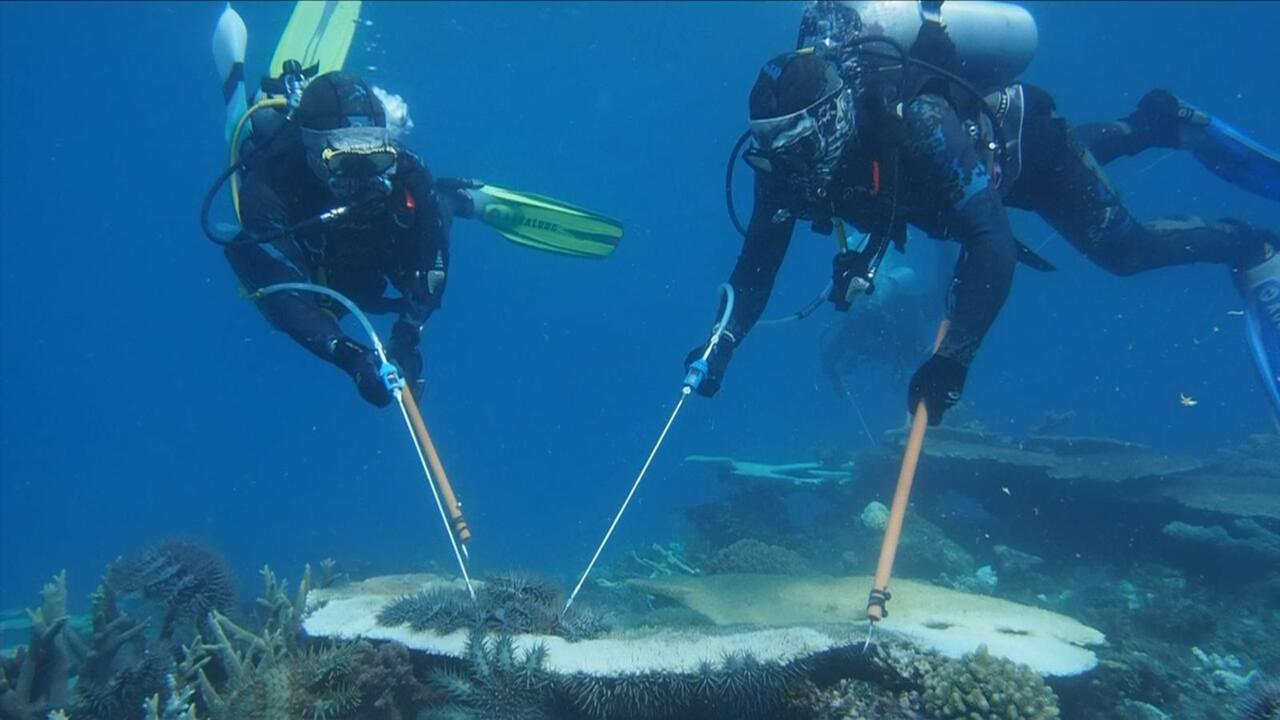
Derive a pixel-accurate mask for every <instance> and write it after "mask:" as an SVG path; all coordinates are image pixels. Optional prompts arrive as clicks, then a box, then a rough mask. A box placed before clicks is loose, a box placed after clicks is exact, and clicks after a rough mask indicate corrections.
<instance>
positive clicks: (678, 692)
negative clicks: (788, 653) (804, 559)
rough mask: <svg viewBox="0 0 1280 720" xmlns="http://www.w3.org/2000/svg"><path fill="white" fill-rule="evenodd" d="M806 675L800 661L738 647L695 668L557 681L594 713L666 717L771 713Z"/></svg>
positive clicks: (562, 692)
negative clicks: (766, 658)
mask: <svg viewBox="0 0 1280 720" xmlns="http://www.w3.org/2000/svg"><path fill="white" fill-rule="evenodd" d="M800 677H801V674H800V670H799V668H798V667H796V666H795V665H794V664H793V665H782V664H781V663H776V662H761V661H760V660H758V659H756V658H755V657H753V656H751V655H748V654H745V653H736V654H732V655H727V656H726V657H725V658H724V659H723V660H722V661H721V662H720V663H719V664H712V663H703V664H702V665H701V666H699V668H698V670H697V671H696V672H693V673H666V672H646V673H632V674H628V675H622V676H619V677H600V676H596V675H588V674H586V673H576V674H573V675H568V676H565V677H563V678H560V679H559V680H558V681H557V687H556V692H557V696H558V697H559V698H561V700H562V701H563V702H564V703H565V704H567V705H568V706H569V707H571V708H572V709H573V711H574V712H576V713H578V714H580V715H582V716H585V717H587V718H592V719H593V720H594V719H601V720H603V719H606V718H608V719H610V720H612V719H615V718H616V719H617V720H651V719H652V720H657V719H658V718H667V717H697V718H734V719H735V720H738V719H743V718H766V717H770V716H771V714H772V713H775V712H776V711H778V710H779V709H780V708H781V707H782V706H783V705H784V703H785V702H786V700H787V697H788V694H789V693H790V692H791V690H792V689H794V687H796V685H797V683H798V681H799V679H800Z"/></svg>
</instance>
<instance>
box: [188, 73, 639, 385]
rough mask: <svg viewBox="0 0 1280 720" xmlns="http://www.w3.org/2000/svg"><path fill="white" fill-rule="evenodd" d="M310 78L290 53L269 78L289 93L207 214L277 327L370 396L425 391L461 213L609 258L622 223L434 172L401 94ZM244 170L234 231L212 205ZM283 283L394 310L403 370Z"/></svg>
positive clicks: (509, 234)
mask: <svg viewBox="0 0 1280 720" xmlns="http://www.w3.org/2000/svg"><path fill="white" fill-rule="evenodd" d="M312 72H314V70H313V71H312ZM306 75H307V71H304V70H302V68H301V66H300V64H298V63H296V62H294V63H286V64H285V73H284V74H282V75H281V77H279V78H275V79H270V78H268V79H266V80H264V81H263V91H264V95H266V96H268V97H271V96H273V95H275V96H284V97H287V98H289V99H288V101H287V102H286V101H285V100H279V101H278V104H277V105H276V107H274V108H271V109H268V110H267V111H266V112H257V109H258V108H259V107H260V106H261V105H264V104H267V103H266V102H260V103H259V104H258V105H255V108H254V110H250V111H249V115H251V116H252V123H251V124H252V134H251V135H250V137H249V138H248V139H247V140H245V141H244V143H243V151H242V152H241V153H240V154H241V155H242V156H243V157H244V160H243V161H238V162H233V164H232V166H231V167H230V168H228V170H227V171H226V172H224V173H223V175H222V176H221V177H220V178H219V181H218V183H217V184H215V186H214V187H213V188H212V189H211V190H210V193H209V194H208V195H207V196H206V198H205V205H204V208H203V225H204V229H205V233H206V235H208V236H209V238H210V239H212V240H213V241H214V242H217V243H218V244H220V245H223V246H224V247H225V255H226V257H227V260H228V261H229V262H230V264H231V267H232V269H233V270H234V271H235V274H236V276H237V277H238V278H239V280H240V282H241V283H242V284H243V285H244V286H245V288H247V289H248V290H249V291H250V297H253V298H254V299H255V300H257V301H258V302H257V304H258V306H259V308H260V310H261V311H262V313H263V315H264V316H266V318H267V320H268V321H269V322H270V323H271V325H272V326H274V327H275V328H276V329H279V330H282V331H284V332H285V333H287V334H288V335H289V336H290V337H291V338H293V340H294V341H295V342H297V343H298V344H299V345H301V346H302V347H304V348H306V349H307V350H308V351H309V352H311V353H312V354H313V355H315V356H316V357H319V358H320V359H322V360H324V361H326V362H328V363H330V364H332V365H334V366H335V367H337V368H339V369H340V370H342V371H343V372H344V373H346V374H347V375H348V376H350V378H351V379H352V381H353V382H354V383H355V386H356V389H357V390H358V391H359V393H360V396H361V397H362V398H364V399H365V400H366V401H368V402H370V403H372V404H373V405H376V406H378V407H385V406H387V405H389V404H390V403H391V402H392V400H393V398H394V395H393V390H392V388H393V386H394V385H395V384H396V383H397V382H398V381H401V380H402V381H404V382H405V383H406V384H407V385H408V387H410V388H411V390H412V392H413V394H414V395H415V396H417V395H419V394H420V393H421V389H422V383H423V381H422V353H421V351H420V349H419V345H420V343H421V340H422V331H423V327H424V325H425V324H426V322H427V320H428V318H429V317H430V316H431V314H432V313H433V312H434V311H435V310H437V309H438V308H439V307H440V305H441V299H442V297H443V295H444V292H445V287H446V284H447V280H448V272H449V256H450V242H449V238H450V231H451V227H452V223H453V219H454V218H457V217H460V218H475V219H478V220H481V221H482V222H484V223H486V224H488V225H490V226H492V227H494V228H495V229H497V230H498V231H499V232H500V233H501V234H502V235H503V236H505V237H506V238H508V239H510V240H512V241H513V242H516V243H518V244H521V245H524V246H527V247H535V248H538V249H542V250H548V251H551V252H556V253H560V254H567V255H573V256H578V257H603V256H605V255H608V254H609V253H610V252H612V251H613V249H614V248H615V247H616V245H617V243H618V241H619V239H620V238H621V235H622V228H621V225H619V224H618V223H617V222H616V221H613V220H610V219H608V218H605V217H603V216H598V215H594V214H592V213H589V212H588V211H585V210H582V209H580V208H575V207H573V206H570V205H566V204H564V203H559V202H558V201H555V200H551V199H550V198H545V197H541V196H536V195H527V194H520V193H515V192H512V191H509V190H504V189H502V188H497V187H495V186H492V185H486V184H483V183H480V182H477V181H472V180H462V179H442V178H433V177H432V175H431V172H430V171H429V170H428V169H427V167H426V165H425V164H424V163H423V161H422V160H421V159H420V158H419V157H418V156H417V155H415V154H414V153H412V152H411V151H410V150H409V149H408V148H407V147H405V145H404V144H403V143H402V142H401V141H400V136H401V135H402V134H403V133H402V132H401V131H400V128H401V124H402V123H403V122H404V120H405V118H407V112H403V110H404V108H401V107H394V108H393V109H394V110H396V111H397V112H396V113H394V114H393V120H395V119H398V120H399V121H400V122H399V123H397V122H389V121H388V116H389V113H388V107H387V106H386V105H384V101H383V100H384V98H385V99H387V100H388V102H389V103H390V102H391V101H392V100H398V98H396V97H395V96H389V95H387V94H386V93H384V92H382V91H381V90H380V89H376V88H373V89H371V88H370V87H369V86H368V85H367V84H366V83H365V82H364V81H363V80H362V79H361V78H359V77H357V76H355V75H352V74H348V73H345V72H341V71H332V72H327V73H323V74H319V75H315V76H314V77H313V78H311V79H308V78H307V77H306ZM268 102H269V101H268ZM395 116H399V117H395ZM242 123H243V121H242ZM237 140H238V138H233V140H232V143H233V147H236V146H237V144H238V143H237ZM233 175H234V176H236V177H243V183H242V186H241V187H240V188H239V191H238V193H237V192H235V187H234V185H233V198H234V199H235V201H236V207H237V210H238V212H239V214H240V220H241V230H240V232H239V233H238V235H237V236H236V237H234V238H232V239H225V238H221V237H219V236H218V235H217V234H216V233H214V232H213V231H212V229H211V227H210V224H209V206H210V204H211V202H212V198H213V196H214V194H216V192H217V191H218V189H219V188H220V187H221V185H222V184H223V183H224V182H225V181H226V180H227V179H228V178H229V177H232V176H233ZM281 283H305V284H308V285H311V286H323V287H324V288H330V289H332V290H333V291H336V292H337V293H340V294H341V296H345V297H346V298H349V299H350V300H351V301H353V302H354V303H355V305H356V306H358V308H359V309H360V310H361V311H362V312H365V313H371V314H394V315H395V316H396V320H395V322H394V324H393V325H392V328H391V333H390V336H389V339H388V341H387V343H386V353H387V357H388V360H389V361H390V363H391V364H392V365H393V366H394V368H390V367H387V366H385V365H384V364H383V361H382V358H381V357H380V356H379V354H378V352H377V351H376V350H375V349H374V348H371V347H369V346H368V345H366V344H363V343H361V342H360V341H357V340H355V339H353V338H352V337H351V336H349V335H348V334H347V333H345V332H344V331H343V329H342V327H341V325H340V321H341V320H342V318H343V316H344V315H345V314H346V313H347V308H345V307H344V305H343V304H341V303H335V302H333V301H332V300H331V299H330V298H329V297H328V296H325V295H321V294H317V293H315V292H295V291H286V292H272V293H270V294H264V293H262V292H261V290H262V289H263V288H265V287H268V286H273V285H279V284H281ZM389 288H390V289H393V290H394V291H395V292H396V294H395V295H394V296H391V297H388V296H387V291H388V289H389ZM391 370H394V371H395V374H396V377H391V376H390V375H389V372H390V371H391Z"/></svg>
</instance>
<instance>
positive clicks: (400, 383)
mask: <svg viewBox="0 0 1280 720" xmlns="http://www.w3.org/2000/svg"><path fill="white" fill-rule="evenodd" d="M378 375H379V376H380V377H381V378H382V382H383V383H384V384H385V385H386V386H387V390H388V391H390V392H393V393H394V392H395V391H396V390H403V389H404V378H402V377H400V371H399V370H397V369H396V366H395V365H392V364H391V363H389V362H387V361H386V360H383V361H382V367H380V368H378Z"/></svg>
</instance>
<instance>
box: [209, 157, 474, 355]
mask: <svg viewBox="0 0 1280 720" xmlns="http://www.w3.org/2000/svg"><path fill="white" fill-rule="evenodd" d="M281 144H282V145H283V146H284V147H283V150H282V151H276V152H273V153H272V154H271V157H270V158H269V160H270V162H262V163H260V167H261V168H262V169H261V170H259V171H257V172H254V171H250V172H249V174H248V177H247V178H246V180H245V183H244V186H243V188H242V190H241V192H240V210H241V216H242V222H243V225H244V228H245V229H246V230H247V231H248V232H250V233H253V234H255V235H259V236H265V235H269V234H272V233H277V232H279V231H280V230H283V229H286V228H288V227H291V226H293V225H294V224H296V223H299V222H302V221H304V220H307V219H310V218H314V217H316V216H317V215H319V214H320V213H323V212H325V211H327V210H331V209H333V208H335V207H337V206H339V205H341V204H342V203H341V202H339V201H338V200H337V199H336V198H335V197H334V196H333V194H332V193H331V192H330V191H329V189H328V188H327V187H326V186H325V184H324V183H322V182H321V181H320V180H319V179H318V178H317V177H316V176H315V175H314V174H313V173H312V172H311V170H310V169H309V168H308V167H307V164H306V159H305V155H304V153H303V150H302V147H301V144H300V143H293V142H289V141H288V140H286V141H285V142H283V143H281ZM399 150H400V152H399V158H398V162H397V165H396V170H395V173H394V175H393V176H392V185H391V192H390V193H389V194H388V195H387V196H386V197H385V198H379V199H376V200H372V201H370V202H368V203H367V204H366V205H365V206H363V207H359V208H357V210H356V211H354V212H353V213H352V215H351V216H350V217H347V218H343V219H341V220H339V221H337V222H335V223H333V224H330V225H322V226H317V227H314V228H313V229H311V230H308V231H302V232H298V233H294V234H291V235H287V236H285V237H283V238H281V239H280V240H277V241H275V242H273V243H270V244H249V243H237V244H232V245H231V246H229V247H228V248H227V251H226V255H227V259H228V260H229V261H230V262H231V266H232V268H233V269H234V270H235V272H236V275H237V276H238V277H239V278H240V281H241V282H242V283H244V285H245V286H246V287H247V288H248V289H250V290H256V289H258V288H261V287H263V286H266V285H271V284H274V283H282V282H308V283H315V284H320V285H324V286H327V287H330V288H332V289H334V290H336V291H338V292H340V293H342V294H343V295H345V296H347V297H348V298H350V299H351V300H353V301H354V302H355V303H356V304H357V305H358V306H359V307H360V308H361V309H362V310H363V311H365V312H369V313H375V314H376V313H396V314H398V315H399V318H398V320H397V322H396V323H395V326H394V327H393V329H392V335H391V342H389V343H388V348H389V350H390V352H391V354H392V360H393V361H395V362H397V364H399V365H401V371H402V372H404V373H405V374H406V375H409V376H410V377H409V378H408V379H409V380H416V379H417V378H416V377H414V375H415V373H414V372H413V371H414V370H417V371H420V369H421V368H420V367H416V368H412V367H410V368H406V367H405V365H406V364H407V365H410V366H412V365H414V364H416V365H418V366H420V364H421V359H420V357H419V356H418V353H417V345H418V342H419V339H420V333H421V329H422V326H423V324H424V323H425V322H426V321H427V318H428V317H429V316H430V314H431V313H432V311H434V310H435V309H436V308H438V307H439V306H440V300H441V296H442V294H443V292H444V278H445V273H446V271H447V269H448V265H449V229H450V225H451V222H452V218H453V215H454V208H455V207H456V206H457V205H458V203H457V202H456V200H455V199H454V198H453V197H452V196H443V197H441V196H438V195H437V193H436V192H435V187H434V183H433V180H432V177H431V174H430V172H428V170H427V168H426V166H425V165H424V164H423V163H422V162H421V160H419V159H418V158H417V157H416V156H415V155H413V154H412V153H410V152H408V151H406V150H404V149H403V148H400V149H399ZM388 286H390V288H393V289H394V290H396V291H397V295H395V296H391V297H388V296H387V290H388ZM258 305H259V307H260V308H261V310H262V312H263V314H264V315H265V316H266V317H267V320H268V321H270V323H271V324H272V325H273V326H275V327H276V328H277V329H280V330H283V331H284V332H286V333H288V334H289V336H290V337H292V338H293V339H294V340H295V341H297V342H298V344H300V345H302V346H303V347H305V348H307V349H308V350H310V351H311V352H312V353H314V354H316V355H317V356H319V357H321V358H322V359H324V360H327V361H329V362H332V363H334V364H337V365H339V366H341V363H340V362H339V360H338V358H335V356H334V354H333V349H334V342H335V341H336V340H337V339H341V338H344V337H345V335H344V333H343V331H342V329H341V328H340V327H339V324H338V320H339V318H341V317H342V316H343V315H344V314H345V312H346V311H345V310H344V309H343V308H342V306H341V305H339V304H337V303H334V302H332V301H330V300H329V299H328V298H325V297H323V296H320V295H317V294H314V293H302V292H287V293H285V292H282V293H275V294H272V295H268V296H266V297H264V298H263V299H262V300H261V301H260V302H259V303H258ZM360 340H361V341H364V338H361V339H360ZM397 355H399V357H396V356H397ZM410 355H411V356H412V357H410ZM415 360H416V363H415ZM344 369H347V370H350V368H344Z"/></svg>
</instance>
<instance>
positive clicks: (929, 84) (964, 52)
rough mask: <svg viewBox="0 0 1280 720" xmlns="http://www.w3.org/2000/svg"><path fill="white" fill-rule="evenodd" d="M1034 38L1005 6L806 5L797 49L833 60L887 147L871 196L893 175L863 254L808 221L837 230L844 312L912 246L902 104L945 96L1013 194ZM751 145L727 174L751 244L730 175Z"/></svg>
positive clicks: (732, 214)
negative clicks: (900, 212) (900, 200)
mask: <svg viewBox="0 0 1280 720" xmlns="http://www.w3.org/2000/svg"><path fill="white" fill-rule="evenodd" d="M1037 40H1038V36H1037V32H1036V25H1035V20H1034V19H1033V18H1032V17H1031V14H1030V13H1028V12H1027V11H1026V10H1025V9H1024V8H1021V7H1018V6H1016V5H1012V4H1008V3H1002V2H989V1H986V0H966V1H965V2H955V1H952V2H946V3H944V2H943V1H942V0H816V1H815V2H812V3H810V4H808V5H807V6H806V7H805V10H804V16H803V19H802V21H801V25H800V32H799V38H798V41H797V43H796V47H797V48H798V49H800V50H803V49H805V48H812V49H813V50H814V51H816V52H818V53H820V54H822V55H824V56H826V57H827V58H828V60H829V61H831V62H832V63H834V64H835V65H836V67H837V69H838V71H839V72H840V75H841V77H843V78H844V80H845V82H847V83H849V84H850V85H852V86H853V88H854V91H855V93H857V95H858V98H859V99H858V103H859V112H860V113H862V112H864V111H865V112H866V113H867V114H866V115H865V116H864V117H865V119H860V120H859V125H860V132H865V133H867V134H869V135H872V136H876V137H878V142H879V144H880V145H882V146H883V147H884V148H885V152H884V153H883V154H882V156H881V157H880V158H877V159H876V160H875V161H873V162H872V178H873V180H872V182H873V190H872V194H876V195H878V194H880V184H881V172H882V170H883V171H884V172H885V173H887V176H888V177H887V179H886V181H885V183H884V185H885V186H886V188H887V192H886V193H885V194H886V195H887V196H888V197H889V202H890V210H889V219H888V221H887V222H886V224H885V226H884V227H882V228H878V229H876V230H874V231H872V232H869V233H868V234H867V237H866V241H865V243H864V245H863V247H862V248H861V249H855V248H853V247H852V246H851V244H850V242H849V240H848V238H847V237H845V235H844V233H843V231H842V227H841V225H840V223H838V222H836V223H832V222H831V219H830V218H829V217H812V218H811V219H812V220H813V228H814V231H815V232H818V233H820V234H830V233H831V231H832V230H833V229H834V230H835V231H836V232H837V235H838V240H839V247H840V250H839V252H838V253H837V255H836V257H835V259H834V260H833V276H832V284H831V294H830V296H829V299H831V300H832V302H834V303H835V305H836V308H837V309H839V310H846V309H847V308H848V307H849V303H850V300H851V298H852V296H853V295H856V294H859V293H868V294H869V293H871V292H873V291H874V279H875V275H876V271H877V268H878V267H879V265H880V263H881V261H882V260H883V259H884V256H885V253H886V251H887V249H888V248H889V246H890V245H893V246H894V247H897V248H898V249H899V251H901V250H902V248H903V246H904V245H905V242H906V225H905V223H904V222H903V221H902V220H901V219H898V218H896V213H897V152H898V150H897V145H898V144H899V143H900V142H901V135H902V130H901V123H902V108H903V106H904V105H905V104H906V103H909V102H910V101H911V100H912V99H913V98H915V97H917V96H919V95H920V94H922V93H925V92H933V93H937V94H939V95H941V96H943V97H944V98H946V99H947V100H948V102H950V103H951V104H952V105H953V106H954V107H955V108H956V111H957V113H958V114H959V115H960V116H961V118H962V120H963V122H964V125H965V128H966V130H967V131H968V132H969V134H970V136H971V137H972V138H973V141H974V145H975V148H976V149H977V151H978V153H979V156H980V157H981V158H982V160H983V162H984V164H985V165H986V166H987V168H988V171H989V172H990V173H991V175H992V177H993V178H994V179H995V182H996V185H997V187H1003V188H1005V189H1007V188H1008V187H1010V186H1011V185H1012V184H1013V181H1015V180H1016V178H1017V176H1018V174H1019V172H1020V170H1021V164H1022V163H1021V160H1022V153H1021V136H1022V121H1023V111H1024V107H1023V106H1024V96H1023V92H1022V87H1021V86H1020V85H1017V84H1013V83H1014V81H1015V80H1016V78H1017V76H1018V75H1019V74H1020V73H1022V72H1023V71H1024V70H1025V69H1026V68H1027V66H1028V65H1030V63H1031V60H1032V58H1033V56H1034V54H1035V49H1036V44H1037ZM864 123H865V127H863V125H864ZM749 139H750V133H749V132H744V133H743V134H742V135H741V136H740V137H739V138H738V141H737V143H736V144H735V145H734V147H733V150H732V151H731V152H730V154H729V162H728V166H727V168H726V171H725V201H726V205H727V207H728V211H729V219H730V220H731V221H732V223H733V225H734V227H735V228H737V230H738V232H739V233H741V234H742V235H744V236H745V235H746V234H747V232H746V228H745V227H744V226H743V224H742V222H741V220H740V219H739V218H738V215H737V212H736V210H735V208H734V205H733V169H734V165H735V164H736V159H737V157H738V154H739V153H740V152H741V150H742V148H743V147H744V145H745V144H746V143H747V142H748V141H749ZM802 217H804V216H802ZM1018 259H1019V260H1020V261H1021V262H1023V263H1026V264H1028V265H1030V266H1031V267H1034V268H1035V269H1037V270H1041V271H1050V270H1052V269H1053V266H1052V265H1051V264H1050V263H1048V262H1047V261H1045V260H1044V259H1043V258H1040V257H1039V256H1038V255H1036V254H1035V253H1034V252H1033V251H1031V250H1030V249H1028V248H1026V247H1025V246H1023V245H1022V244H1021V243H1019V247H1018Z"/></svg>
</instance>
